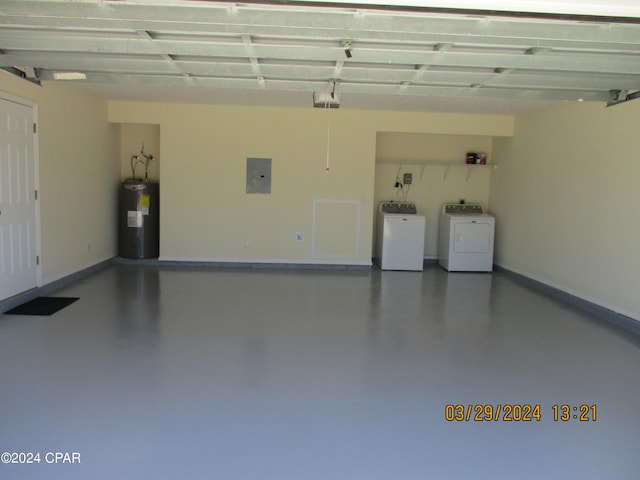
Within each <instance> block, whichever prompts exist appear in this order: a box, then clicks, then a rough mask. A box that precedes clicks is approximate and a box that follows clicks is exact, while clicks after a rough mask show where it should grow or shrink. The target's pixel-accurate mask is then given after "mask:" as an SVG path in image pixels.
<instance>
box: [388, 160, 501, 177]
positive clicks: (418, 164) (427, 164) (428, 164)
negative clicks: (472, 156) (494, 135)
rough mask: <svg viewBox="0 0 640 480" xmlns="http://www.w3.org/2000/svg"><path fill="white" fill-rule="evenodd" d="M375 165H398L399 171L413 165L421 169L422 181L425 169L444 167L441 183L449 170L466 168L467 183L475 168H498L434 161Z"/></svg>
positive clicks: (488, 165)
mask: <svg viewBox="0 0 640 480" xmlns="http://www.w3.org/2000/svg"><path fill="white" fill-rule="evenodd" d="M376 164H379V165H398V167H399V169H401V168H402V167H404V166H407V165H413V166H416V167H421V168H422V169H421V171H420V180H422V176H423V175H424V170H425V168H426V167H444V168H445V171H444V176H443V177H442V181H443V182H444V181H446V180H447V176H448V175H449V171H450V169H451V168H466V169H467V179H466V181H467V182H468V181H469V178H471V174H472V173H473V170H474V169H475V168H490V169H491V170H496V169H497V168H498V165H497V164H495V163H485V164H479V163H476V164H470V163H454V162H434V161H428V160H427V161H424V162H420V161H415V160H412V161H390V160H385V161H380V162H376Z"/></svg>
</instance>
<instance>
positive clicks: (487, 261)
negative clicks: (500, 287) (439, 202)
mask: <svg viewBox="0 0 640 480" xmlns="http://www.w3.org/2000/svg"><path fill="white" fill-rule="evenodd" d="M494 231H495V219H494V218H493V217H492V216H491V215H488V214H487V213H485V212H484V210H483V209H482V206H481V205H478V204H458V203H448V204H445V205H443V206H442V211H441V212H440V233H439V239H438V240H439V241H438V263H439V264H440V266H441V267H442V268H444V269H445V270H448V271H449V272H456V271H459V272H491V271H493V235H494Z"/></svg>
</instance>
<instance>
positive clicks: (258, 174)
mask: <svg viewBox="0 0 640 480" xmlns="http://www.w3.org/2000/svg"><path fill="white" fill-rule="evenodd" d="M247 193H271V159H270V158H247Z"/></svg>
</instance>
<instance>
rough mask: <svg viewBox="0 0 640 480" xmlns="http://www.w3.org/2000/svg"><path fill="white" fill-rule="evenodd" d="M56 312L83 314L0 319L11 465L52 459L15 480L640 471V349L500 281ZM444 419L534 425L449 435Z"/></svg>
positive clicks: (394, 283) (116, 276)
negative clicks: (520, 411)
mask: <svg viewBox="0 0 640 480" xmlns="http://www.w3.org/2000/svg"><path fill="white" fill-rule="evenodd" d="M56 295H59V296H78V297H80V300H79V301H78V302H76V303H74V304H72V305H71V306H69V307H67V308H66V309H64V310H62V311H60V312H58V313H57V314H55V315H53V316H51V317H25V316H11V315H3V316H1V317H0V385H1V389H2V390H1V394H0V420H1V421H0V452H25V453H26V452H32V453H40V455H41V456H40V463H39V464H28V465H15V464H0V477H1V478H3V479H41V478H42V479H65V480H67V479H116V478H117V479H152V478H153V479H174V478H175V479H187V480H190V479H230V480H245V479H251V480H253V479H279V480H289V479H296V480H297V479H311V480H315V479H318V480H320V479H321V480H339V479H349V480H352V479H353V480H355V479H358V480H359V479H362V480H365V479H366V480H374V479H385V480H386V479H393V480H414V479H485V478H491V479H568V478H571V479H574V478H579V479H583V480H584V479H632V478H634V479H635V478H638V475H639V474H638V472H640V455H638V433H640V409H639V407H640V340H639V338H638V337H636V336H633V335H632V334H629V333H626V332H623V331H621V330H617V329H616V328H615V327H611V326H609V325H607V324H603V323H601V322H600V321H598V320H597V319H595V318H593V317H591V316H590V315H589V314H586V313H583V312H581V311H578V310H576V309H574V308H573V307H569V306H567V305H564V304H562V303H560V302H558V301H556V300H551V299H548V298H545V297H543V296H542V295H541V294H539V293H537V292H534V291H531V290H528V289H527V288H525V287H523V286H521V285H518V284H516V283H514V282H513V281H512V279H511V278H510V277H508V276H505V275H504V274H501V273H494V274H491V275H490V274H465V273H455V274H447V273H446V272H445V271H443V270H440V269H438V268H437V267H434V266H432V267H429V268H427V269H426V270H425V271H424V272H422V273H416V272H380V271H377V270H374V271H370V272H369V271H330V270H329V271H323V270H314V271H302V270H275V271H270V270H250V269H247V270H240V269H227V270H225V269H180V268H162V267H161V268H157V267H142V268H140V267H135V266H122V265H120V266H113V267H110V268H108V269H106V270H103V271H101V272H99V273H97V274H94V275H92V276H90V277H88V278H86V279H84V280H81V281H79V282H78V283H76V284H73V285H72V286H69V287H67V288H64V289H62V290H60V291H59V292H56ZM448 404H453V405H456V404H462V405H465V408H466V406H467V405H472V406H475V405H485V404H488V405H494V406H496V409H497V405H498V404H500V405H502V406H504V405H506V404H511V405H524V404H529V405H540V414H541V420H540V421H537V420H535V419H533V420H532V421H526V422H525V421H511V422H509V421H505V420H504V419H503V417H502V415H501V416H500V418H499V419H498V420H497V421H493V420H492V421H473V420H470V421H447V420H446V418H445V417H446V413H447V412H446V405H448ZM555 404H568V405H570V406H577V407H579V406H580V405H582V404H586V405H589V406H591V405H597V417H596V418H597V420H596V421H592V420H590V421H585V422H580V421H577V420H574V419H573V418H571V419H570V420H569V421H566V422H562V421H554V419H553V405H555ZM516 410H517V409H516ZM590 411H591V410H590ZM449 413H451V412H449ZM475 413H476V412H475V411H474V412H472V417H473V416H474V415H475ZM515 413H516V415H517V411H516V412H515ZM574 413H575V412H572V413H571V415H570V416H573V414H574ZM56 452H60V453H67V452H68V453H70V454H72V453H73V452H77V453H78V454H80V460H81V463H80V464H60V463H58V464H56V463H49V461H51V460H53V459H55V456H51V455H48V454H49V453H56ZM47 455H48V456H47ZM14 458H15V456H14ZM71 458H73V457H71ZM4 459H5V458H4V457H3V460H4Z"/></svg>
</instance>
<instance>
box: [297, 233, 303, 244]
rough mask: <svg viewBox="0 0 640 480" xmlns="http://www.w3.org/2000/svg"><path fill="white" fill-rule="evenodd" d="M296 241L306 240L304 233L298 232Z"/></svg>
mask: <svg viewBox="0 0 640 480" xmlns="http://www.w3.org/2000/svg"><path fill="white" fill-rule="evenodd" d="M296 242H304V233H303V232H296Z"/></svg>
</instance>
